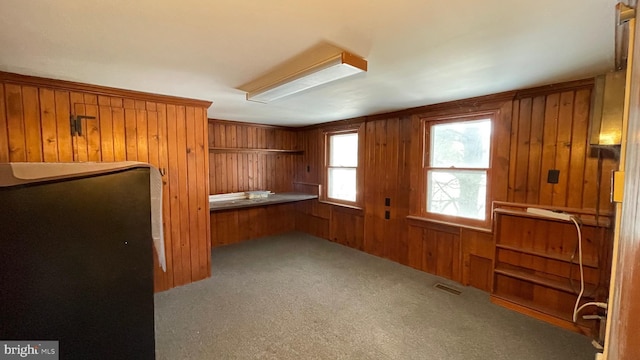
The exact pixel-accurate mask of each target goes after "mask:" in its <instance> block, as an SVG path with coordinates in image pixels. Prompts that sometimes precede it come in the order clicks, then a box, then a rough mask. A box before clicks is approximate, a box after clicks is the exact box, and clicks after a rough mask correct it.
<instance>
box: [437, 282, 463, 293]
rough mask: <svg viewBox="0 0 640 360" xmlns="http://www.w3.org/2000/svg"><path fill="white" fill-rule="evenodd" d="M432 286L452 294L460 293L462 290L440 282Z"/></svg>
mask: <svg viewBox="0 0 640 360" xmlns="http://www.w3.org/2000/svg"><path fill="white" fill-rule="evenodd" d="M433 287H434V288H436V289H438V290H442V291H446V292H448V293H450V294H453V295H460V294H462V291H460V290H456V289H454V288H452V287H449V286H447V285H445V284H442V283H437V284H435V285H433Z"/></svg>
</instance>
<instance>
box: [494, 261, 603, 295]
mask: <svg viewBox="0 0 640 360" xmlns="http://www.w3.org/2000/svg"><path fill="white" fill-rule="evenodd" d="M494 273H496V274H500V275H504V276H509V277H512V278H515V279H518V280H523V281H528V282H530V283H533V284H536V285H541V286H544V287H548V288H552V289H555V290H560V291H564V292H566V293H569V294H575V293H576V289H574V288H573V287H571V284H570V283H569V280H568V279H566V281H559V280H554V279H549V278H546V277H542V276H540V275H536V274H533V273H530V272H527V271H524V270H518V269H511V268H507V267H496V268H495V270H494ZM576 282H577V283H578V284H577V286H578V287H579V286H580V284H579V283H580V281H579V280H576ZM584 289H585V290H584V291H585V294H591V293H593V292H594V291H595V286H594V285H592V284H585V287H584ZM585 297H586V296H585Z"/></svg>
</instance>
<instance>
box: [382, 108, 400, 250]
mask: <svg viewBox="0 0 640 360" xmlns="http://www.w3.org/2000/svg"><path fill="white" fill-rule="evenodd" d="M385 135H386V144H385V147H384V153H383V156H384V158H385V161H384V167H382V168H381V169H380V171H382V172H383V174H384V175H383V174H379V175H383V176H382V178H383V179H384V190H383V193H382V194H381V198H380V199H378V201H379V202H380V203H381V205H382V206H381V214H382V218H383V219H384V217H385V212H386V211H389V219H388V220H386V219H385V220H383V223H384V225H385V231H384V234H383V235H384V237H383V239H382V241H383V244H384V245H383V248H384V254H385V255H384V257H386V258H387V259H391V260H393V261H396V262H399V261H400V257H401V256H400V236H399V235H400V234H401V233H402V230H401V228H400V226H401V225H402V220H403V219H401V218H398V211H397V203H398V201H399V199H398V186H399V185H398V184H399V181H400V179H399V178H398V171H399V169H400V165H401V164H400V161H399V152H400V148H399V145H398V142H399V140H400V119H398V118H393V119H388V120H387V121H386V132H385ZM379 178H380V177H379ZM386 198H389V199H390V200H391V206H384V205H385V199H386Z"/></svg>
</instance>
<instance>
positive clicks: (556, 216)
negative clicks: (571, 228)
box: [527, 208, 571, 221]
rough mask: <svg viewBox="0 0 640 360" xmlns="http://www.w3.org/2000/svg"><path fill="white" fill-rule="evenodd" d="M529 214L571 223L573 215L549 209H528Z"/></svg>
mask: <svg viewBox="0 0 640 360" xmlns="http://www.w3.org/2000/svg"><path fill="white" fill-rule="evenodd" d="M527 212H528V213H530V214H536V215H539V216H544V217H548V218H551V219H559V220H564V221H571V214H567V213H565V212H555V211H551V210H547V209H538V208H527Z"/></svg>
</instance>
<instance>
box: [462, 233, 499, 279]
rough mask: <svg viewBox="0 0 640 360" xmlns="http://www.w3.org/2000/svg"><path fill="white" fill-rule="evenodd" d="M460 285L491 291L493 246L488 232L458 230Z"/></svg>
mask: <svg viewBox="0 0 640 360" xmlns="http://www.w3.org/2000/svg"><path fill="white" fill-rule="evenodd" d="M460 243H461V247H462V249H461V252H462V273H461V279H462V281H461V282H462V284H464V285H470V286H473V287H476V288H479V289H481V290H484V291H491V281H492V278H493V258H494V255H495V246H494V243H493V235H492V234H491V233H488V232H479V231H475V230H470V229H465V228H462V229H460Z"/></svg>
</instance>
